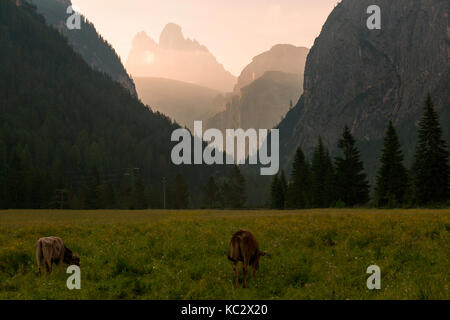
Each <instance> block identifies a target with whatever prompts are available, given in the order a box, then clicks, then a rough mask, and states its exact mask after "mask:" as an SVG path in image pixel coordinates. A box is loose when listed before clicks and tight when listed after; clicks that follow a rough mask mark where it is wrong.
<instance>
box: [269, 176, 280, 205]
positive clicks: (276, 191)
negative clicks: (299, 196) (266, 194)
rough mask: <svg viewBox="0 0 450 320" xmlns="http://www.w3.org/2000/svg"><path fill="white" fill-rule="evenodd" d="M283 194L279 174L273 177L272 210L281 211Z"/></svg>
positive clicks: (271, 191) (271, 188)
mask: <svg viewBox="0 0 450 320" xmlns="http://www.w3.org/2000/svg"><path fill="white" fill-rule="evenodd" d="M281 193H282V191H281V186H280V178H279V177H278V174H276V175H274V176H273V179H272V184H271V186H270V207H271V208H272V209H280V201H281V198H282V194H281Z"/></svg>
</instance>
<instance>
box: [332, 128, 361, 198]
mask: <svg viewBox="0 0 450 320" xmlns="http://www.w3.org/2000/svg"><path fill="white" fill-rule="evenodd" d="M338 147H339V149H341V150H342V154H343V156H340V157H336V158H335V162H336V197H337V199H338V200H341V201H343V202H344V203H345V205H346V206H349V207H353V206H355V205H362V204H365V203H366V202H367V201H368V200H369V183H368V182H367V176H366V174H365V173H364V166H363V163H362V161H361V160H360V152H359V150H358V148H357V147H356V146H355V139H354V138H353V136H352V134H351V132H350V129H349V128H348V126H345V128H344V132H343V133H342V137H341V139H339V142H338Z"/></svg>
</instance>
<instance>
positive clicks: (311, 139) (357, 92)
mask: <svg viewBox="0 0 450 320" xmlns="http://www.w3.org/2000/svg"><path fill="white" fill-rule="evenodd" d="M373 4H377V5H378V6H380V8H381V17H382V23H381V30H369V29H368V28H367V26H366V20H367V18H368V17H369V15H368V14H367V13H366V11H367V8H368V6H370V5H373ZM448 5H449V2H448V1H447V0H401V1H392V0H378V1H375V2H374V1H372V0H343V1H342V2H341V3H340V4H339V5H338V6H337V7H336V8H335V9H334V10H333V12H332V13H331V15H330V16H329V17H328V20H327V22H326V23H325V25H324V27H323V29H322V32H321V34H320V36H319V37H318V38H317V39H316V41H315V44H314V46H313V48H312V49H311V51H310V53H309V55H308V58H307V62H306V67H305V78H304V93H303V96H302V98H301V99H300V100H299V103H298V104H297V106H296V107H295V108H294V109H293V110H291V111H290V112H289V113H288V114H287V116H286V118H285V120H284V121H283V122H281V124H280V126H279V128H280V137H281V143H280V145H281V150H280V155H281V156H282V163H283V164H284V165H285V168H286V169H288V168H289V167H290V163H291V162H292V158H293V156H294V152H295V149H296V148H297V147H298V146H302V147H303V149H304V150H305V151H306V152H307V153H310V152H311V150H312V148H313V146H314V145H315V144H316V142H317V138H318V136H319V135H321V136H322V138H323V140H324V142H325V143H326V144H327V145H328V147H329V148H330V149H331V150H332V151H333V150H334V149H335V148H336V142H337V139H338V137H339V135H340V133H341V132H342V129H343V127H344V125H345V124H347V125H349V127H350V128H351V130H352V132H353V133H354V135H355V137H356V138H357V139H358V140H359V145H360V147H361V151H362V157H363V159H364V161H365V165H366V169H367V171H368V172H369V175H370V176H371V177H373V176H374V173H375V171H376V168H377V166H378V157H379V155H380V153H381V143H382V137H383V135H384V132H385V129H386V126H387V123H388V121H389V120H392V121H393V123H394V125H395V126H396V127H397V130H398V133H399V136H400V140H401V142H402V143H403V150H404V153H405V155H406V159H407V164H408V165H409V164H410V161H411V158H412V155H413V152H414V148H415V141H416V131H417V124H418V121H419V119H420V117H421V115H422V110H423V104H424V100H425V98H426V95H427V94H428V93H430V94H431V96H432V99H433V102H434V104H435V107H436V110H437V111H438V113H439V115H440V122H441V124H442V125H443V128H444V132H445V138H446V139H447V140H449V129H450V128H449V124H450V110H449V109H450V106H449V101H450V99H449V94H448V84H449V83H450V81H449V80H450V79H449V77H450V76H449V74H450V73H449V66H450V65H449V63H448V61H449V60H448V59H449V56H450V52H449V41H450V31H449V27H448Z"/></svg>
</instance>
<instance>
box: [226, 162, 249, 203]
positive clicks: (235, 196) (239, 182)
mask: <svg viewBox="0 0 450 320" xmlns="http://www.w3.org/2000/svg"><path fill="white" fill-rule="evenodd" d="M229 188H230V189H229V191H230V193H229V195H230V199H229V203H230V205H231V208H233V209H239V208H243V207H244V205H245V201H246V200H247V196H246V192H245V178H244V176H243V175H242V174H241V171H240V170H239V167H238V166H236V165H235V166H234V167H233V171H232V173H231V178H230V180H229Z"/></svg>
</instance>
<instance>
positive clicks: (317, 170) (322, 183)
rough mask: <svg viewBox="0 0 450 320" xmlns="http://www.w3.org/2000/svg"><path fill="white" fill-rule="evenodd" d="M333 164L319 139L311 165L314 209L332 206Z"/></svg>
mask: <svg viewBox="0 0 450 320" xmlns="http://www.w3.org/2000/svg"><path fill="white" fill-rule="evenodd" d="M333 171H334V170H333V164H332V162H331V158H330V155H329V153H328V150H327V148H325V146H324V145H323V141H322V138H321V137H319V141H318V143H317V147H316V148H315V150H314V153H313V158H312V163H311V176H312V184H311V189H312V197H311V202H312V206H313V207H316V208H326V207H329V206H330V205H331V204H332V202H331V201H332V200H333V198H334V197H333V195H332V193H334V191H333V189H334V186H333V181H334V179H333V175H334V173H333Z"/></svg>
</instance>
